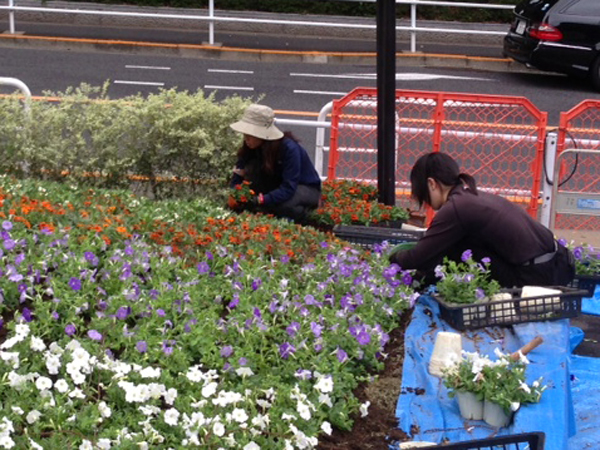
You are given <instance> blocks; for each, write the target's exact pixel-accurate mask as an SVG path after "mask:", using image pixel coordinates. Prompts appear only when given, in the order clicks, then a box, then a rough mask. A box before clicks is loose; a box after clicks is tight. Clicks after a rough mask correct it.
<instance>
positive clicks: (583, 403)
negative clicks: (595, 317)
mask: <svg viewBox="0 0 600 450" xmlns="http://www.w3.org/2000/svg"><path fill="white" fill-rule="evenodd" d="M571 374H572V376H571V379H572V381H571V387H572V393H573V404H574V406H575V420H576V424H577V434H576V435H575V436H573V437H572V438H571V439H569V450H585V449H589V450H597V449H599V448H600V358H592V357H589V356H577V355H572V356H571ZM547 448H548V447H547Z"/></svg>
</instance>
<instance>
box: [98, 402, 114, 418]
mask: <svg viewBox="0 0 600 450" xmlns="http://www.w3.org/2000/svg"><path fill="white" fill-rule="evenodd" d="M98 411H99V412H100V415H101V416H102V417H104V418H109V417H110V416H111V414H112V411H111V409H110V408H109V406H108V405H107V404H106V402H100V403H98Z"/></svg>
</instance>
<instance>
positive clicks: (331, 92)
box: [294, 89, 347, 96]
mask: <svg viewBox="0 0 600 450" xmlns="http://www.w3.org/2000/svg"><path fill="white" fill-rule="evenodd" d="M294 94H314V95H335V96H344V95H346V94H347V92H333V91H303V90H301V89H294Z"/></svg>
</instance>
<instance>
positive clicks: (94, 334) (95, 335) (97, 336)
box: [87, 330, 102, 341]
mask: <svg viewBox="0 0 600 450" xmlns="http://www.w3.org/2000/svg"><path fill="white" fill-rule="evenodd" d="M87 335H88V337H89V338H90V339H91V340H93V341H101V340H102V334H100V333H99V332H98V331H96V330H89V331H88V332H87Z"/></svg>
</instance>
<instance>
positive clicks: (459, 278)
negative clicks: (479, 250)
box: [435, 250, 500, 304]
mask: <svg viewBox="0 0 600 450" xmlns="http://www.w3.org/2000/svg"><path fill="white" fill-rule="evenodd" d="M490 263H491V261H490V259H489V258H483V259H482V260H481V262H476V261H475V260H474V259H473V252H472V251H471V250H466V251H465V252H463V254H462V256H461V262H456V261H451V260H449V259H448V258H444V263H443V264H442V265H439V266H437V267H436V268H435V276H436V277H437V278H439V281H438V282H437V283H436V288H437V291H438V293H439V295H440V296H442V297H443V298H444V300H445V301H447V302H449V303H462V304H468V303H477V302H482V301H486V299H490V298H492V297H493V296H494V295H495V294H497V293H498V292H499V291H500V284H499V283H498V282H497V281H496V280H492V279H490V273H489V265H490Z"/></svg>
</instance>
